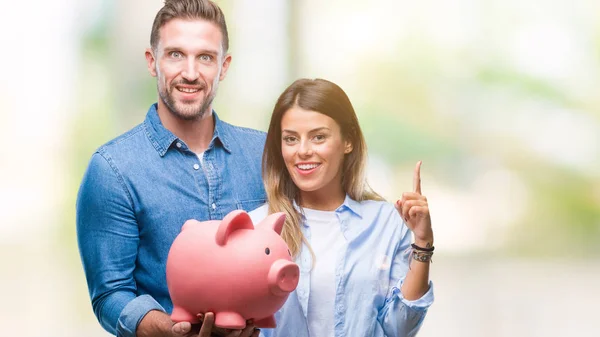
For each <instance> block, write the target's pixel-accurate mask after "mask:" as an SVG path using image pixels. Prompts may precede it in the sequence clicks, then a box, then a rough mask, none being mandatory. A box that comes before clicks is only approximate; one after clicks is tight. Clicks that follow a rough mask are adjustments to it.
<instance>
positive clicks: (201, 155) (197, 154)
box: [196, 151, 204, 166]
mask: <svg viewBox="0 0 600 337" xmlns="http://www.w3.org/2000/svg"><path fill="white" fill-rule="evenodd" d="M196 156H198V159H199V160H200V165H202V166H204V151H202V152H200V153H196Z"/></svg>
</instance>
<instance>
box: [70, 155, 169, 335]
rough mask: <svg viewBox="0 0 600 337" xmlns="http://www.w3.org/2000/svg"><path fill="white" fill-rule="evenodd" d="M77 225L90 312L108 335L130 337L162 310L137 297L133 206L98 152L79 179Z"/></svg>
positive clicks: (136, 231) (151, 301)
mask: <svg viewBox="0 0 600 337" xmlns="http://www.w3.org/2000/svg"><path fill="white" fill-rule="evenodd" d="M76 225H77V243H78V245H79V252H80V255H81V260H82V263H83V269H84V272H85V276H86V279H87V283H88V290H89V293H90V297H91V300H92V307H93V310H94V314H95V315H96V317H97V318H98V321H99V322H100V324H101V325H102V327H103V328H104V329H105V330H106V331H108V332H110V333H111V334H115V335H117V336H127V337H129V336H132V337H134V336H135V330H136V328H137V325H138V324H139V322H140V321H141V320H142V318H143V317H144V316H145V315H146V313H148V312H149V311H150V310H161V311H164V309H163V308H162V307H161V306H160V304H158V302H156V300H154V299H153V298H152V297H151V296H149V295H144V296H140V297H137V293H136V291H137V287H136V283H135V280H134V278H133V271H134V269H135V262H136V259H137V252H138V243H139V229H138V225H137V221H136V218H135V213H134V210H133V202H132V199H131V196H130V195H129V193H128V190H127V189H126V187H125V184H124V181H123V179H122V177H121V176H120V174H119V172H118V170H117V168H116V167H115V166H114V165H112V164H111V162H110V161H109V160H107V159H106V158H105V157H104V156H102V155H101V154H100V153H95V154H94V155H93V156H92V159H91V160H90V163H89V166H88V169H87V171H86V173H85V175H84V177H83V181H82V183H81V186H80V189H79V194H78V196H77V205H76Z"/></svg>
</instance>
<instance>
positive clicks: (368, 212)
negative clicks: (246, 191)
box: [250, 196, 433, 337]
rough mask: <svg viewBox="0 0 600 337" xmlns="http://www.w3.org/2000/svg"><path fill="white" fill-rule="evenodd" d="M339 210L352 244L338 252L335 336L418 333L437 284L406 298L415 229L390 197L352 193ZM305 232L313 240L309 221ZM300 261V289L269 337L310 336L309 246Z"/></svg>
mask: <svg viewBox="0 0 600 337" xmlns="http://www.w3.org/2000/svg"><path fill="white" fill-rule="evenodd" d="M335 213H336V215H337V218H338V220H339V222H340V226H341V232H342V235H343V236H344V239H345V240H346V244H345V246H344V247H343V248H342V251H339V252H338V253H337V263H336V270H335V284H336V286H335V288H336V293H335V301H334V303H335V304H334V306H333V307H332V308H331V310H333V311H334V336H336V337H348V336H360V337H364V336H369V337H382V336H389V337H411V336H415V335H416V334H417V332H418V331H419V328H420V327H421V324H422V323H423V320H424V319H425V315H426V313H427V309H428V308H429V306H430V305H431V304H432V303H433V284H432V283H431V282H430V283H429V290H428V291H427V292H426V293H425V294H424V295H423V296H422V297H421V298H419V299H417V300H414V301H409V300H407V299H405V298H403V297H402V292H401V291H400V288H401V287H402V283H403V281H404V278H405V276H406V273H407V272H408V266H409V262H410V259H409V257H410V256H409V255H410V243H411V240H412V233H411V231H410V230H409V229H408V227H407V226H406V224H405V223H404V221H403V220H402V218H401V217H400V215H399V214H398V212H397V211H396V209H395V208H394V206H393V205H392V204H390V203H388V202H384V201H373V200H367V201H362V202H357V201H355V200H352V199H351V198H350V197H348V196H346V199H345V200H344V203H343V204H342V205H341V206H340V207H338V208H337V209H336V210H335ZM267 214H268V209H267V206H266V205H265V206H263V207H260V208H258V209H256V210H254V211H252V212H250V217H251V218H252V220H253V222H254V223H258V222H260V220H262V219H263V218H264V217H266V216H267ZM302 233H303V234H304V236H305V237H306V239H307V241H308V242H309V243H310V241H311V230H310V225H309V224H307V223H306V222H303V225H302ZM316 259H317V260H318V259H319V257H318V256H317V257H316ZM295 262H296V263H297V264H298V266H299V267H300V281H299V282H298V287H297V288H296V290H295V291H294V292H292V293H291V294H290V296H289V297H288V300H287V301H286V302H285V304H284V305H283V307H282V308H281V309H280V310H279V311H278V312H277V313H276V314H275V320H276V322H277V328H275V329H262V330H261V336H263V337H283V336H294V337H309V331H308V323H307V308H308V300H309V297H310V273H311V267H312V264H313V261H312V256H311V254H310V251H309V250H308V248H307V247H306V245H305V244H302V249H301V251H300V254H298V256H297V257H296V260H295Z"/></svg>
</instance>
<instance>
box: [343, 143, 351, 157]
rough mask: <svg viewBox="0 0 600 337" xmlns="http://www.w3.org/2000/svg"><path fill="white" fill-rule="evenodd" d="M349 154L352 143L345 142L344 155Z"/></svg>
mask: <svg viewBox="0 0 600 337" xmlns="http://www.w3.org/2000/svg"><path fill="white" fill-rule="evenodd" d="M350 152H352V143H350V142H349V141H346V145H345V147H344V154H348V153H350Z"/></svg>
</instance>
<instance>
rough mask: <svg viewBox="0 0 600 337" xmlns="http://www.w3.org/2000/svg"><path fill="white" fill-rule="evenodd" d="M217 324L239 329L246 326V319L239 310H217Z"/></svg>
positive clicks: (226, 327)
mask: <svg viewBox="0 0 600 337" xmlns="http://www.w3.org/2000/svg"><path fill="white" fill-rule="evenodd" d="M215 325H216V326H218V327H219V328H225V329H235V330H237V329H243V328H244V327H246V320H245V319H244V317H242V316H241V315H240V314H238V313H237V312H215Z"/></svg>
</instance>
